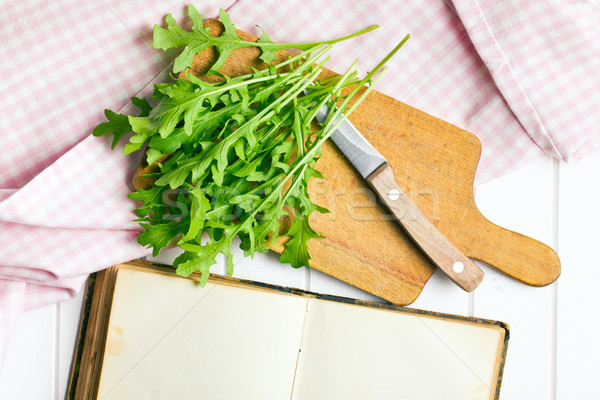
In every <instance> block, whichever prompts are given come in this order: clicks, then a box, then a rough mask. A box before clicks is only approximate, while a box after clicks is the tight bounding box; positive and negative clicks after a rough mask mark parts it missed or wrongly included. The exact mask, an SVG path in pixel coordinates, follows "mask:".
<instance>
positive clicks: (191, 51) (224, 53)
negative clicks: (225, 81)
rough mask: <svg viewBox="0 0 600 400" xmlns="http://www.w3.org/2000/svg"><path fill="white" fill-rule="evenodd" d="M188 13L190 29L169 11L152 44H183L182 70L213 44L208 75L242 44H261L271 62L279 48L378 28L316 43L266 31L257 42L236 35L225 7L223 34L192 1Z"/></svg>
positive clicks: (305, 47)
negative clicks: (275, 38) (278, 38)
mask: <svg viewBox="0 0 600 400" xmlns="http://www.w3.org/2000/svg"><path fill="white" fill-rule="evenodd" d="M188 15H189V17H190V19H191V20H192V24H193V25H192V31H191V32H189V31H186V30H184V29H182V28H181V27H179V26H178V25H177V22H176V21H175V18H173V16H172V15H171V14H168V15H167V17H166V19H165V21H166V23H167V28H166V29H165V28H161V27H160V26H158V25H155V26H154V37H153V45H154V47H155V48H157V49H162V50H167V49H170V48H176V47H182V46H183V47H184V49H183V51H182V52H181V54H180V55H179V56H178V57H177V58H176V59H175V64H174V67H173V68H174V71H175V72H179V71H183V70H184V69H185V68H187V67H191V66H192V60H193V59H194V56H195V55H196V54H197V53H199V52H201V51H202V50H205V49H207V48H209V47H211V46H214V47H215V48H216V49H217V51H218V52H219V58H218V60H217V61H216V62H215V63H214V65H213V66H212V67H211V68H210V70H209V71H208V73H209V74H210V73H212V72H216V71H218V70H219V68H221V67H222V66H223V64H224V63H225V60H227V57H229V53H231V51H232V50H235V49H239V48H242V47H249V46H255V47H259V48H260V49H261V50H262V53H261V56H260V59H261V60H262V61H264V62H265V63H270V62H271V61H274V60H275V53H276V51H277V50H281V49H298V50H309V49H312V48H314V47H315V46H317V45H321V44H330V43H336V42H340V41H342V40H347V39H351V38H353V37H356V36H359V35H361V34H363V33H367V32H369V31H372V30H373V29H376V28H377V27H378V26H377V25H372V26H370V27H368V28H366V29H364V30H362V31H359V32H356V33H354V34H352V35H349V36H345V37H343V38H339V39H334V40H325V41H321V42H313V43H274V42H272V41H271V39H269V37H268V36H267V34H266V33H264V32H263V34H262V36H261V37H260V38H259V39H258V41H256V42H248V41H246V40H243V39H242V38H240V37H239V36H238V35H237V34H236V32H235V26H234V25H233V24H232V23H231V19H230V18H229V15H228V14H227V12H225V11H224V10H223V9H221V10H220V11H219V20H220V21H221V22H222V23H223V27H224V30H223V33H222V34H221V35H220V36H212V35H211V34H210V33H209V31H208V29H207V28H204V26H203V18H202V15H200V13H199V12H198V10H196V8H195V7H194V6H192V5H191V4H190V6H189V7H188Z"/></svg>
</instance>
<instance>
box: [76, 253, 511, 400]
mask: <svg viewBox="0 0 600 400" xmlns="http://www.w3.org/2000/svg"><path fill="white" fill-rule="evenodd" d="M91 290H92V291H93V294H92V295H91V297H90V298H91V306H90V310H89V312H88V313H87V320H86V323H85V327H84V329H82V335H81V346H80V350H79V351H78V355H77V358H78V361H77V363H76V365H77V366H76V368H75V371H77V372H76V373H75V374H74V375H73V378H72V382H71V385H72V388H71V389H72V390H71V391H70V392H71V398H75V399H78V400H79V399H103V400H116V399H127V400H129V399H136V400H141V399H169V400H171V399H192V398H193V399H211V400H212V399H244V400H252V399H257V400H258V399H260V400H268V399H277V400H281V399H291V400H302V399H310V400H315V399H327V400H334V399H344V400H349V399H357V400H365V399H411V400H418V399H436V400H437V399H445V400H451V399H460V400H464V399H494V398H498V396H499V392H500V383H501V381H502V371H503V367H504V360H505V357H506V351H507V344H508V338H509V331H508V327H507V325H506V324H504V323H501V322H497V321H489V320H482V319H476V318H468V317H462V316H456V315H448V314H441V313H435V312H427V311H421V310H415V309H410V308H405V307H400V306H395V305H390V304H383V303H377V302H364V301H359V300H353V299H348V298H341V297H335V296H328V295H319V294H315V293H311V292H306V291H302V290H296V289H290V288H284V287H278V286H274V285H268V284H263V283H258V282H249V281H244V280H239V279H234V278H228V277H219V276H212V277H211V278H210V279H209V281H208V283H207V284H206V286H204V287H201V286H200V284H199V276H198V275H192V276H190V277H189V278H182V277H179V276H177V275H176V274H175V272H174V271H173V270H172V269H171V268H170V267H165V266H159V265H156V264H151V263H148V262H143V261H134V262H130V263H125V264H121V265H118V266H115V267H111V268H109V269H107V270H104V271H101V272H99V273H98V274H97V275H96V277H95V282H94V285H93V288H92V289H91ZM83 331H85V332H84V333H83Z"/></svg>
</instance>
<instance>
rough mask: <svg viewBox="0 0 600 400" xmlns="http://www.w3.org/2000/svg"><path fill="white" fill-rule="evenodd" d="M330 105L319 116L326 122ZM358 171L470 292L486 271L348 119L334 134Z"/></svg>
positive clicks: (433, 258)
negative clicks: (417, 201) (425, 211)
mask: <svg viewBox="0 0 600 400" xmlns="http://www.w3.org/2000/svg"><path fill="white" fill-rule="evenodd" d="M328 114H329V108H328V107H327V106H323V107H322V108H321V109H319V112H318V113H317V115H316V118H317V121H319V122H320V123H324V122H325V120H326V119H327V116H328ZM330 138H331V139H332V140H333V142H334V143H335V144H336V145H337V147H338V148H339V149H340V150H341V151H342V153H344V155H345V156H346V157H347V158H348V160H349V161H350V163H352V165H353V166H354V168H355V169H356V170H357V171H358V173H359V174H360V175H361V176H362V177H363V178H364V179H365V180H366V181H367V182H368V183H369V184H370V185H371V187H372V188H373V189H374V190H375V191H376V192H377V194H378V195H379V197H380V199H381V200H382V202H383V203H384V204H385V205H386V206H387V207H388V209H389V210H390V211H391V212H392V213H393V214H394V216H395V218H396V219H397V220H398V222H399V223H400V224H401V225H402V227H403V228H404V230H405V231H406V232H407V233H408V235H409V236H410V237H411V238H412V240H413V241H414V242H415V243H416V244H417V246H419V248H420V249H421V250H422V251H423V253H424V254H425V255H426V256H427V257H428V258H429V259H430V260H431V261H432V262H433V263H434V264H435V265H436V266H437V267H438V268H440V269H441V270H442V271H443V272H444V273H445V274H446V275H447V276H448V277H449V278H450V279H451V280H452V281H453V282H454V283H456V284H457V285H458V286H460V287H461V288H462V289H464V290H466V291H467V292H471V291H473V290H474V289H475V288H476V287H477V286H478V285H479V283H480V282H481V281H482V279H483V271H481V269H480V268H479V267H478V266H477V265H475V263H474V262H473V261H471V260H470V259H469V258H468V257H466V256H465V255H464V254H463V253H462V252H461V251H460V250H459V249H458V248H456V246H455V245H454V244H453V243H452V242H450V241H449V240H448V239H447V238H446V237H445V236H444V235H443V234H442V233H441V232H440V231H439V230H438V229H437V228H436V227H435V226H434V225H433V224H432V223H431V221H429V219H428V218H427V217H426V216H425V215H424V214H423V213H422V212H421V210H420V209H419V208H418V207H417V205H416V204H415V203H414V202H413V201H412V200H410V198H409V197H408V196H407V195H406V193H405V191H404V190H403V189H402V188H401V187H400V186H399V185H398V184H397V182H396V180H395V177H394V171H393V170H392V168H391V166H390V165H389V164H388V162H387V160H386V159H385V157H383V156H382V155H381V154H380V153H379V152H378V151H377V150H376V149H375V148H374V147H373V146H372V145H371V144H370V143H369V142H368V141H367V140H366V139H365V138H364V137H363V136H362V134H361V133H360V132H359V131H358V130H357V129H356V128H355V127H354V125H352V123H351V122H350V121H349V120H348V119H347V118H346V119H344V120H343V121H342V122H341V123H340V125H339V126H338V128H337V130H336V131H335V132H334V133H333V134H332V135H331V137H330Z"/></svg>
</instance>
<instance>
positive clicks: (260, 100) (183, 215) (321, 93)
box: [94, 6, 399, 284]
mask: <svg viewBox="0 0 600 400" xmlns="http://www.w3.org/2000/svg"><path fill="white" fill-rule="evenodd" d="M189 15H190V18H191V19H192V22H193V27H192V31H191V32H188V31H185V30H183V29H182V28H180V27H179V26H177V24H176V23H175V21H174V19H173V18H172V16H170V15H168V16H167V18H166V21H167V25H168V28H167V29H163V28H160V27H155V30H154V45H155V47H157V48H162V49H168V48H171V47H181V46H184V50H183V52H182V53H181V54H180V55H179V56H178V58H177V59H176V62H175V70H176V71H178V70H182V69H184V68H185V67H188V66H190V65H191V61H192V58H193V56H194V55H195V54H196V53H197V52H199V51H202V50H203V49H206V48H208V47H209V46H215V47H217V49H218V51H219V59H218V60H217V62H216V63H215V64H214V65H213V66H212V68H211V71H212V72H213V73H215V74H219V73H218V71H217V70H218V69H219V67H220V66H221V65H222V64H223V62H224V60H225V58H227V56H228V55H229V53H230V52H231V50H233V49H235V48H239V47H244V46H257V47H260V48H261V49H262V58H263V60H264V61H266V62H270V61H272V60H273V59H274V52H275V51H276V50H278V49H282V48H290V47H294V48H298V49H305V51H303V52H300V53H298V54H297V55H295V56H290V57H289V58H288V59H287V60H285V61H283V62H281V63H279V64H278V65H277V66H274V65H267V66H266V67H265V69H263V70H255V71H254V72H253V73H251V74H248V75H244V76H235V77H229V76H224V75H221V77H222V78H223V79H222V80H221V81H219V82H208V81H205V80H202V79H200V78H198V77H196V76H194V75H192V74H190V73H189V72H188V73H186V74H185V75H184V76H185V78H179V79H174V80H173V81H172V82H169V83H161V84H156V85H155V91H154V94H153V96H152V97H153V99H154V100H155V105H154V106H150V104H149V102H148V101H147V100H146V99H138V98H135V97H134V98H132V102H133V104H134V105H136V106H138V108H140V110H141V112H140V113H139V114H138V115H135V116H132V115H122V114H117V113H114V112H112V111H110V110H106V117H107V118H108V121H107V122H104V123H102V124H100V125H98V126H97V127H96V129H94V135H95V136H103V135H106V134H111V133H112V134H113V135H114V140H113V143H112V147H113V148H114V147H115V145H116V144H117V143H118V142H119V141H120V140H122V139H123V138H125V136H126V135H127V134H128V133H129V132H133V133H134V134H133V135H132V136H130V137H129V143H128V144H127V145H126V146H125V150H124V152H125V154H129V153H131V152H134V151H136V150H140V149H142V148H143V149H144V152H145V157H146V161H147V162H148V164H149V165H152V164H154V163H157V165H158V167H159V168H160V171H159V172H157V173H153V174H151V175H150V176H149V177H150V178H152V179H154V184H153V186H152V187H150V188H145V189H138V190H137V191H135V192H133V193H131V194H129V196H128V197H129V198H131V199H132V200H136V201H139V202H140V203H141V205H140V206H139V207H138V208H137V209H136V214H137V215H138V217H139V218H138V220H137V221H139V222H140V225H141V227H142V228H143V231H142V232H141V233H140V235H139V237H138V242H139V243H140V244H142V245H144V246H148V247H152V249H153V254H154V255H155V256H156V255H157V254H158V253H159V252H160V251H161V250H162V249H163V248H165V247H167V246H170V245H172V244H176V245H177V246H179V247H180V248H181V249H183V250H184V252H183V253H182V254H181V255H180V256H179V257H177V258H176V259H175V261H174V267H175V268H176V270H177V273H178V274H179V275H182V276H188V275H189V274H191V273H193V272H195V271H200V272H201V283H202V284H204V283H206V280H207V279H208V275H209V269H210V267H211V265H214V264H215V263H216V258H217V256H218V255H219V254H224V255H225V256H227V272H228V273H229V274H231V273H232V272H233V261H232V256H231V251H230V248H231V245H232V241H233V239H234V238H235V237H236V236H238V237H239V238H240V241H241V244H240V247H241V249H242V250H243V251H244V254H245V255H246V256H253V255H254V254H255V253H256V252H257V251H258V252H265V251H268V249H269V247H270V245H272V244H274V243H275V242H276V241H277V239H278V238H279V237H280V236H287V237H288V238H289V239H288V241H287V242H286V244H285V250H284V251H283V253H282V255H281V258H280V260H281V262H284V263H289V264H291V265H292V266H293V267H295V268H298V267H301V266H303V265H304V266H309V260H310V254H309V251H308V241H309V240H310V239H314V238H320V237H323V236H322V235H320V234H319V233H318V232H316V231H315V230H314V229H313V228H312V227H311V224H310V218H311V215H312V213H313V212H319V213H323V212H327V210H326V209H324V208H322V207H320V206H318V205H316V204H314V203H313V202H312V201H311V199H310V197H309V194H308V183H309V181H310V179H312V178H315V179H322V178H323V176H322V175H321V174H320V173H319V172H318V171H317V170H316V169H315V168H314V166H315V163H316V161H317V159H318V157H319V156H320V149H321V145H322V144H323V142H324V141H325V140H327V138H328V137H329V136H330V135H331V134H332V133H333V132H334V131H335V129H336V127H337V125H339V123H340V122H341V120H342V119H343V118H345V117H346V116H347V115H348V114H349V113H350V112H352V110H354V109H355V108H356V107H357V106H358V105H359V104H360V102H361V101H362V99H363V98H364V97H365V96H366V95H367V94H368V93H369V92H370V90H372V87H373V85H374V83H375V82H376V81H377V79H373V76H374V74H375V73H376V72H377V71H378V70H379V69H381V67H382V65H383V64H380V65H378V66H377V67H376V68H375V69H374V70H373V71H372V72H371V73H369V74H368V75H367V76H366V77H365V78H363V79H362V80H359V79H357V78H356V75H357V73H356V72H355V70H354V68H355V66H356V63H355V64H353V65H352V67H351V68H350V69H349V70H348V71H346V73H344V74H342V75H339V76H335V77H333V78H329V79H326V80H319V76H320V75H321V73H322V71H323V65H324V64H325V62H326V61H327V59H328V57H327V51H328V50H329V48H330V47H331V44H329V43H334V42H336V41H340V40H345V39H347V38H349V37H352V36H354V35H350V36H348V37H346V38H340V39H336V40H330V41H325V42H319V43H316V44H315V43H308V44H275V43H273V42H271V41H270V40H269V39H268V37H267V36H266V34H265V35H263V36H262V37H261V39H260V40H259V41H258V42H256V43H253V42H247V41H244V40H242V39H240V38H239V37H238V36H237V35H236V34H235V27H234V26H233V24H232V23H231V21H230V19H229V16H228V15H227V13H225V11H223V10H221V13H220V19H221V21H222V22H223V24H224V27H225V31H224V33H223V34H222V35H221V36H219V37H214V36H212V35H210V34H209V33H208V32H207V30H206V29H204V28H203V25H202V16H201V15H200V14H199V13H198V12H197V10H196V9H195V8H194V7H193V6H190V7H189ZM370 29H372V28H369V29H366V30H364V31H361V32H359V33H357V34H360V33H364V32H366V31H368V30H370ZM398 48H399V47H397V48H396V49H395V50H394V52H395V51H397V50H398ZM381 76H382V75H379V78H380V77H381ZM365 84H369V86H368V88H367V89H366V90H365V91H363V93H362V94H361V95H360V96H357V97H359V98H358V99H353V97H355V95H356V94H357V93H358V90H359V89H360V88H361V87H364V85H365ZM351 87H352V89H350V88H351ZM343 90H345V94H344V96H342V91H343ZM348 91H349V93H348ZM351 100H352V106H349V104H350V103H349V102H350V101H351ZM324 105H328V106H330V107H332V106H334V105H337V108H336V109H335V111H334V112H332V113H330V115H329V117H328V120H327V121H326V122H325V123H324V124H320V125H318V127H316V128H315V126H311V121H312V120H313V118H314V116H315V115H316V114H317V112H318V110H319V109H320V108H321V107H323V106H324ZM159 160H161V162H159ZM285 216H289V217H291V218H293V222H292V224H291V227H290V229H289V230H288V231H287V232H286V233H283V234H282V233H281V232H280V225H279V224H280V221H281V219H282V218H283V217H285Z"/></svg>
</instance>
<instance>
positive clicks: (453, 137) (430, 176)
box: [192, 20, 560, 305]
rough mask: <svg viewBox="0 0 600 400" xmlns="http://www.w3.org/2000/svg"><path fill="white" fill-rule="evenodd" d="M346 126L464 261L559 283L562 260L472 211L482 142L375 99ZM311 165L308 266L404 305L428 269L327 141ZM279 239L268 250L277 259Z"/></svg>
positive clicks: (244, 67) (236, 61)
mask: <svg viewBox="0 0 600 400" xmlns="http://www.w3.org/2000/svg"><path fill="white" fill-rule="evenodd" d="M205 25H206V26H208V27H210V28H211V33H212V34H213V35H218V34H220V32H221V30H222V27H221V25H220V23H218V22H216V21H212V20H209V21H206V22H205ZM238 34H239V35H240V36H242V37H243V38H244V39H246V40H256V38H255V37H253V36H251V35H248V34H246V33H244V32H240V31H238ZM259 54H260V52H259V50H258V49H257V48H245V49H238V50H236V51H234V52H232V53H231V55H230V57H229V59H228V61H227V63H226V64H225V66H224V67H223V68H222V69H221V70H220V71H221V72H223V73H225V74H228V75H236V74H243V73H248V72H250V71H251V70H250V66H252V67H255V68H260V67H264V65H263V64H262V63H261V62H260V61H259V60H258V56H259ZM282 56H283V55H282ZM216 57H217V53H216V51H215V50H214V49H212V48H209V49H207V50H205V51H204V52H202V53H200V54H198V55H197V56H196V58H195V59H194V65H193V67H192V72H193V73H194V74H196V75H198V76H201V75H203V74H204V73H205V72H206V70H207V69H208V68H209V66H210V65H212V63H213V62H214V61H215V60H216ZM349 119H350V121H351V122H352V123H353V124H354V126H355V127H356V128H357V129H358V130H359V131H360V132H361V133H362V134H363V135H364V136H365V137H366V138H367V140H369V142H371V144H372V145H373V146H374V147H375V148H376V149H377V150H378V151H379V152H380V153H381V154H382V155H383V156H384V157H386V158H387V160H388V162H389V164H390V165H391V166H392V167H393V169H394V171H395V174H396V180H397V182H398V184H399V185H400V186H401V187H402V188H403V189H404V190H405V191H406V193H407V194H408V196H409V197H410V198H411V199H412V200H413V201H414V202H416V204H417V205H418V206H419V208H420V209H421V210H422V211H423V213H424V214H425V215H426V216H427V217H428V218H429V219H430V221H431V222H432V223H433V224H434V225H435V226H436V227H437V228H438V229H439V230H440V231H441V232H442V233H443V234H444V235H445V236H446V237H447V238H448V239H449V240H450V241H452V242H453V243H454V244H455V245H456V246H457V247H458V248H459V249H460V250H461V251H462V252H463V253H465V254H466V255H467V256H469V257H471V258H473V259H477V260H481V261H484V262H486V263H487V264H489V265H492V266H493V267H495V268H497V269H499V270H501V271H503V272H505V273H506V274H508V275H510V276H512V277H514V278H515V279H518V280H520V281H522V282H524V283H526V284H529V285H532V286H545V285H548V284H550V283H552V282H554V281H555V280H556V279H557V278H558V276H559V275H560V261H559V259H558V256H557V254H556V253H555V252H554V251H553V250H552V249H551V248H550V247H548V246H546V245H545V244H543V243H541V242H539V241H536V240H534V239H532V238H529V237H527V236H524V235H521V234H519V233H516V232H512V231H509V230H507V229H504V228H501V227H499V226H497V225H495V224H493V223H491V222H490V221H488V220H487V219H486V218H485V217H484V216H483V215H482V214H481V213H480V212H479V210H478V209H477V205H476V204H475V200H474V198H473V180H474V177H475V170H476V168H477V164H478V162H479V157H480V154H481V144H480V142H479V140H478V139H477V137H476V136H475V135H473V134H471V133H469V132H466V131H464V130H462V129H459V128H457V127H456V126H453V125H451V124H449V123H447V122H444V121H442V120H440V119H438V118H435V117H433V116H431V115H429V114H427V113H425V112H423V111H420V110H417V109H415V108H413V107H410V106H408V105H406V104H404V103H402V102H400V101H397V100H395V99H393V98H391V97H389V96H386V95H384V94H381V93H379V92H377V91H373V92H371V94H370V95H369V96H368V97H367V98H366V99H365V100H364V102H363V103H362V104H361V105H360V106H359V107H358V108H357V109H356V110H355V112H354V113H352V114H351V116H350V117H349ZM316 167H317V169H318V170H320V171H321V172H322V173H323V176H324V177H325V179H312V180H311V184H310V186H309V194H310V195H311V198H312V200H313V201H314V202H315V203H316V204H319V205H320V206H323V207H325V208H327V209H329V210H330V211H331V212H330V213H329V214H318V213H313V215H315V216H316V217H315V219H314V221H313V222H312V226H313V227H314V229H315V230H316V231H317V232H320V233H321V234H323V235H325V236H326V238H325V239H313V240H311V241H309V250H310V254H311V256H312V259H311V267H312V268H315V269H318V270H320V271H322V272H324V273H326V274H329V275H331V276H334V277H336V278H338V279H340V280H342V281H345V282H347V283H349V284H351V285H354V286H356V287H359V288H361V289H363V290H365V291H367V292H370V293H372V294H374V295H376V296H379V297H381V298H383V299H386V300H388V301H390V302H392V303H395V304H400V305H406V304H410V303H412V302H413V301H414V300H415V299H416V298H417V297H418V296H419V294H420V293H421V291H422V289H423V287H424V285H425V284H426V283H427V280H428V279H429V278H430V277H431V275H432V274H433V272H434V270H435V267H434V266H433V265H432V264H431V263H430V261H429V260H428V259H427V258H426V257H425V255H424V254H423V253H422V252H421V251H420V250H419V249H418V247H417V246H416V245H415V244H414V243H413V242H412V240H411V239H410V238H409V237H408V236H407V234H406V233H405V232H404V230H403V229H402V228H401V226H400V225H399V224H398V223H397V222H396V221H395V220H394V219H393V218H392V216H391V214H390V213H389V212H388V211H387V210H386V209H385V207H383V206H382V205H380V204H379V202H378V200H377V199H376V196H375V194H374V193H373V191H372V190H371V189H370V187H369V186H368V185H367V184H366V182H365V181H364V180H363V179H362V177H361V176H360V175H359V174H358V173H357V172H356V171H355V170H354V168H353V167H352V165H351V164H350V163H349V162H348V161H347V159H346V158H345V157H344V155H343V154H342V153H341V152H340V151H339V150H338V149H337V148H336V147H335V145H334V144H333V143H332V142H328V143H326V144H325V145H324V146H323V155H322V157H321V159H320V160H319V161H318V163H317V165H316ZM284 241H285V240H281V241H280V242H278V244H277V246H274V248H273V250H274V251H277V252H281V251H282V250H283V243H284Z"/></svg>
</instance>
